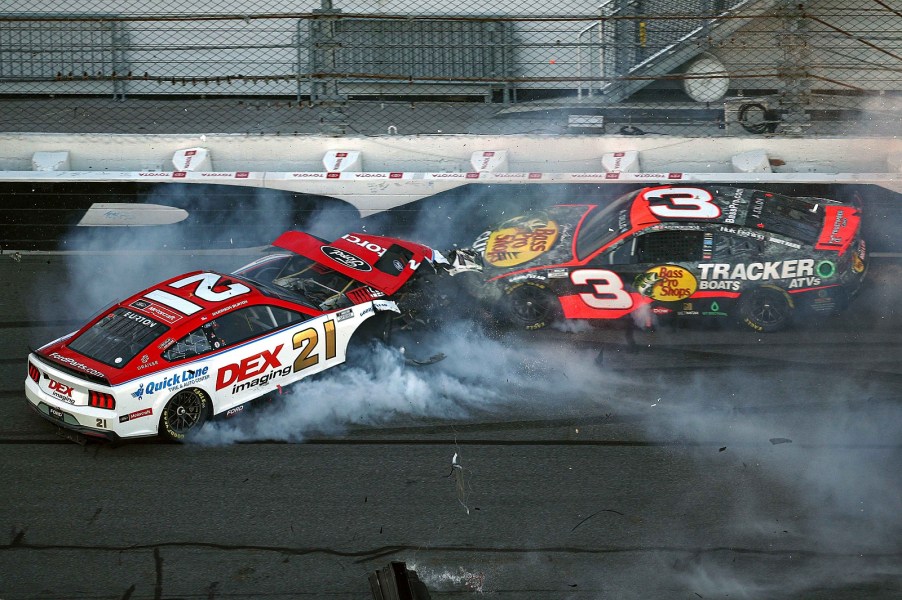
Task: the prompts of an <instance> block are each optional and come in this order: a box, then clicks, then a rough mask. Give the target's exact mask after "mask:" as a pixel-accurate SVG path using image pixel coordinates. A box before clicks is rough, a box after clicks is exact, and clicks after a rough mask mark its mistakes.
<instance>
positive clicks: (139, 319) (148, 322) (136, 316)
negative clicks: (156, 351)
mask: <svg viewBox="0 0 902 600" xmlns="http://www.w3.org/2000/svg"><path fill="white" fill-rule="evenodd" d="M122 316H123V317H125V318H126V319H131V320H132V321H137V322H138V323H140V324H141V325H144V326H145V327H148V328H151V327H156V326H157V322H156V321H154V320H153V319H148V318H147V317H145V316H144V315H139V314H138V313H133V312H132V311H130V310H127V311H125V312H124V313H122Z"/></svg>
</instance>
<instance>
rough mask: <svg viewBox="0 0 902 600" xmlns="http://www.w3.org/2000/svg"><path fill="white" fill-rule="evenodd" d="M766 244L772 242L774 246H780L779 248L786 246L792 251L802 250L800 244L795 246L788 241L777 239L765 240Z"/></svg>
mask: <svg viewBox="0 0 902 600" xmlns="http://www.w3.org/2000/svg"><path fill="white" fill-rule="evenodd" d="M767 241H768V242H773V243H775V244H780V245H781V246H787V247H789V248H792V249H794V250H800V249H801V248H802V245H801V244H796V243H795V242H790V241H789V240H782V239H780V238H778V237H769V238H767Z"/></svg>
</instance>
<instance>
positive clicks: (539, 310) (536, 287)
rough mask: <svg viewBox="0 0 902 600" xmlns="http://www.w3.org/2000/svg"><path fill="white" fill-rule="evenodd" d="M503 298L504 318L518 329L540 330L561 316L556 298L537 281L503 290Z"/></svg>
mask: <svg viewBox="0 0 902 600" xmlns="http://www.w3.org/2000/svg"><path fill="white" fill-rule="evenodd" d="M504 297H505V300H504V301H505V318H506V320H507V321H508V322H509V323H510V324H511V325H514V326H515V327H517V328H519V329H526V330H529V331H533V330H536V329H542V328H543V327H547V326H548V325H551V324H552V323H554V322H555V321H557V320H559V319H560V318H561V316H562V314H561V303H560V301H559V300H558V299H557V296H556V295H555V294H554V292H552V291H551V290H550V289H549V288H548V286H547V285H545V284H544V283H541V282H539V281H523V282H520V283H515V284H514V285H511V286H509V287H508V288H507V289H505V290H504Z"/></svg>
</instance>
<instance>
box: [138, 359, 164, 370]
mask: <svg viewBox="0 0 902 600" xmlns="http://www.w3.org/2000/svg"><path fill="white" fill-rule="evenodd" d="M158 364H160V361H158V360H155V361H152V362H149V363H142V364H140V365H138V370H139V371H143V370H144V369H150V368H151V367H155V366H157V365H158Z"/></svg>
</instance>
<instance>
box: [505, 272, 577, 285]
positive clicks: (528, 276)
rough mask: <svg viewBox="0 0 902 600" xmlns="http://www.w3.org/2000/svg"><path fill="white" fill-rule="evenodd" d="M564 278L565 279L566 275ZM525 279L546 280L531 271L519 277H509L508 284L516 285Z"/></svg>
mask: <svg viewBox="0 0 902 600" xmlns="http://www.w3.org/2000/svg"><path fill="white" fill-rule="evenodd" d="M564 276H565V277H566V274H565V275H564ZM526 279H532V280H540V281H544V280H545V279H547V277H546V276H545V275H544V274H542V273H536V272H535V271H531V272H529V273H522V274H521V275H517V276H515V277H511V278H510V282H511V283H516V282H517V281H524V280H526Z"/></svg>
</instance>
